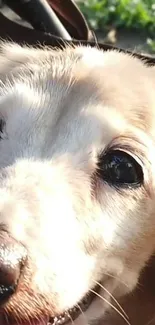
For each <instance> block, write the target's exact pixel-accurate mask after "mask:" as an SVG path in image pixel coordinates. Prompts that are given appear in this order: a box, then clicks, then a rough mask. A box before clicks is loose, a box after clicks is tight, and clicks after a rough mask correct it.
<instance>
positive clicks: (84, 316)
mask: <svg viewBox="0 0 155 325" xmlns="http://www.w3.org/2000/svg"><path fill="white" fill-rule="evenodd" d="M77 307H78V308H79V310H80V312H81V314H82V316H83V318H84V319H85V321H86V324H87V325H88V320H87V317H86V314H85V313H84V312H83V310H82V308H81V307H80V305H79V304H77Z"/></svg>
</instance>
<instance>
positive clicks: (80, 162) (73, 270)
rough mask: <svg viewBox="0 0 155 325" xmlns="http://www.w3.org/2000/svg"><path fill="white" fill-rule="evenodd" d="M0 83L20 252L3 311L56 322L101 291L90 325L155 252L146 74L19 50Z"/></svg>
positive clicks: (6, 171)
mask: <svg viewBox="0 0 155 325" xmlns="http://www.w3.org/2000/svg"><path fill="white" fill-rule="evenodd" d="M0 77H1V89H0V118H1V133H0V137H1V140H0V153H1V154H0V224H1V225H2V226H3V227H5V230H6V231H7V233H9V235H10V236H11V237H12V238H14V239H15V240H16V241H19V242H20V243H22V245H23V246H24V247H25V248H26V250H27V262H26V264H25V265H24V267H23V271H22V275H21V276H20V278H19V283H18V288H17V291H16V292H15V294H14V295H13V296H12V297H11V299H10V300H9V302H8V303H7V304H6V305H5V306H4V307H3V308H2V313H3V312H4V314H5V315H6V314H7V316H8V317H10V318H11V319H12V320H13V322H16V320H18V322H19V321H21V322H22V324H23V323H24V324H25V322H27V320H30V319H32V320H34V319H37V321H36V322H37V324H38V323H39V324H42V323H43V322H44V321H45V322H46V317H47V320H49V317H53V322H55V323H56V324H63V323H65V321H66V320H64V319H65V317H69V316H68V315H70V317H71V318H72V315H73V309H72V308H73V307H74V306H76V305H77V304H79V309H80V308H83V306H82V303H81V305H80V301H81V299H83V298H84V297H85V296H87V294H88V293H90V292H91V293H93V292H94V291H96V295H97V296H98V298H96V299H94V300H93V302H92V303H91V305H90V307H89V309H88V310H87V312H86V317H87V321H88V319H89V318H90V319H93V318H96V316H97V315H96V314H94V310H95V308H96V306H99V304H100V307H101V313H104V311H105V309H106V308H107V305H108V302H107V303H106V302H105V303H103V301H102V300H101V299H99V295H100V296H102V297H103V298H104V300H105V299H106V301H107V300H109V298H110V296H109V294H108V291H110V292H114V293H115V294H116V296H117V295H122V294H125V293H127V292H129V291H131V290H132V289H133V288H134V287H135V285H136V284H137V281H138V278H139V275H140V271H141V270H142V268H143V267H144V265H145V263H146V262H147V260H148V259H149V257H150V255H151V254H152V253H153V251H154V247H155V218H154V204H155V192H154V181H155V179H154V163H155V161H154V160H155V158H154V136H155V135H154V123H155V116H154V106H155V98H154V85H155V77H154V71H153V68H150V67H147V66H146V65H145V63H142V62H140V61H139V60H138V59H136V58H133V57H132V56H129V55H126V54H121V53H118V52H114V51H110V52H102V51H101V50H98V49H92V48H89V47H87V48H84V47H77V48H71V47H69V48H66V49H64V50H63V51H61V50H56V51H53V50H51V49H31V48H21V47H19V46H17V45H15V44H14V45H2V47H1V54H0ZM99 289H100V290H99ZM88 299H89V295H88ZM86 304H87V303H86ZM80 306H81V307H80ZM75 309H76V308H75ZM64 312H66V314H67V316H64V319H61V317H59V315H62V314H63V313H64ZM98 315H99V314H98ZM56 316H58V318H56ZM82 317H83V316H82V314H81V316H79V318H78V319H77V323H78V322H79V323H80V324H82V322H83V321H82ZM68 320H69V318H68ZM36 322H35V323H36Z"/></svg>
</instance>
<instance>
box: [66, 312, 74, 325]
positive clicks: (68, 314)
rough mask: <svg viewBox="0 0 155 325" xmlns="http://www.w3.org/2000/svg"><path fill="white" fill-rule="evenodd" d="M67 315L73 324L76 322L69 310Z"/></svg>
mask: <svg viewBox="0 0 155 325" xmlns="http://www.w3.org/2000/svg"><path fill="white" fill-rule="evenodd" d="M67 316H68V317H69V318H70V320H71V323H72V325H75V322H74V320H73V318H72V316H71V315H70V313H69V312H67Z"/></svg>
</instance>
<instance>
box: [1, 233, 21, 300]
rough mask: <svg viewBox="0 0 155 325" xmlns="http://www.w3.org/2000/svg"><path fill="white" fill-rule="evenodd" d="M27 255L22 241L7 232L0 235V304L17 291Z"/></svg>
mask: <svg viewBox="0 0 155 325" xmlns="http://www.w3.org/2000/svg"><path fill="white" fill-rule="evenodd" d="M26 256H27V254H26V249H25V247H24V246H23V245H22V244H21V243H19V242H17V241H16V240H15V239H13V238H11V237H9V235H8V234H7V233H5V232H4V233H3V234H1V235H0V305H2V304H4V303H6V301H7V300H8V299H9V298H10V297H11V296H12V294H13V293H14V292H15V291H16V288H17V285H18V281H19V278H20V274H21V270H22V267H23V265H24V263H25V260H26Z"/></svg>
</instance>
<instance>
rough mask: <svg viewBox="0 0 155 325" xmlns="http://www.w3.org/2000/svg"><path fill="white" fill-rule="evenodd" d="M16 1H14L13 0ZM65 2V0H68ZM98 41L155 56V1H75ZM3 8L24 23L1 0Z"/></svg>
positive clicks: (7, 13)
mask: <svg viewBox="0 0 155 325" xmlns="http://www.w3.org/2000/svg"><path fill="white" fill-rule="evenodd" d="M12 1H13V0H12ZM64 1H65V0H64ZM75 2H76V3H77V5H78V6H79V8H80V10H81V11H82V13H83V14H84V16H85V17H86V20H87V22H88V23H89V25H90V27H91V29H93V30H94V31H95V33H96V35H97V39H98V41H104V42H106V43H109V44H113V45H116V46H118V47H122V48H127V49H130V50H131V49H132V50H135V51H137V52H141V53H150V54H151V55H153V56H155V0H83V1H82V0H75ZM0 7H1V11H3V13H4V14H6V15H7V16H8V17H9V18H10V19H13V20H16V22H19V23H22V24H25V22H23V21H22V22H21V20H20V18H19V17H18V16H16V15H15V14H14V13H13V12H11V10H9V9H8V8H7V7H6V6H4V4H3V1H2V0H0Z"/></svg>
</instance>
